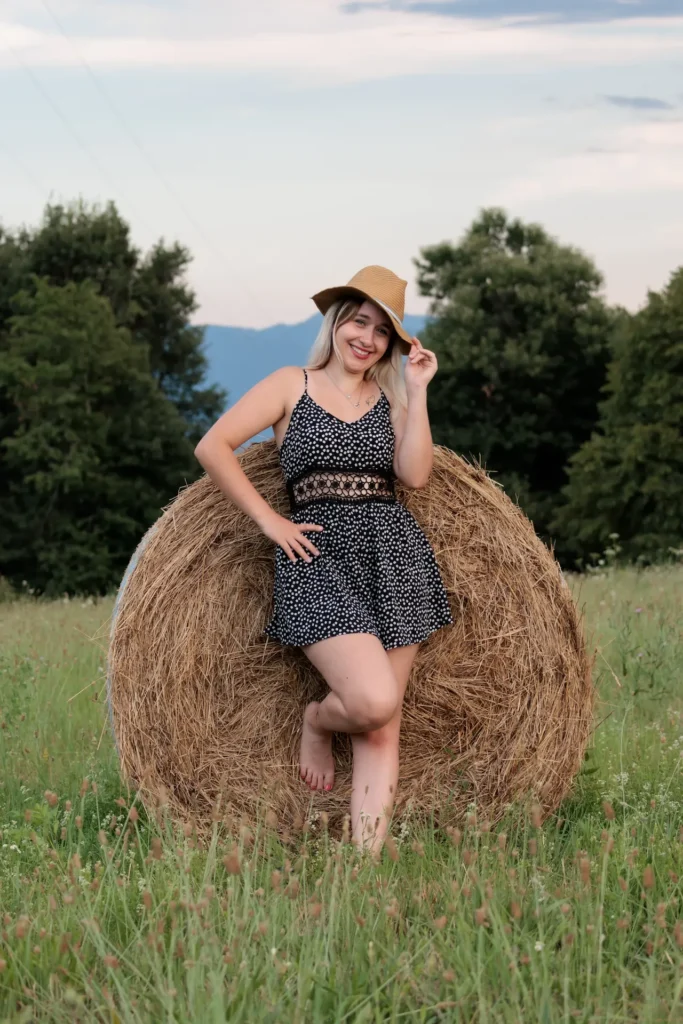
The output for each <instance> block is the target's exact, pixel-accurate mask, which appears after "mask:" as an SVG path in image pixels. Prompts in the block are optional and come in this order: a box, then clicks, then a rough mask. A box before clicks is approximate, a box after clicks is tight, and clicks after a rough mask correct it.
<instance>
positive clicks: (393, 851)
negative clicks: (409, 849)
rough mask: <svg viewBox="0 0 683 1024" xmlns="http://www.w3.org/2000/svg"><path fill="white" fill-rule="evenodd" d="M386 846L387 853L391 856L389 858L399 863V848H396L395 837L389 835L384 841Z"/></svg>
mask: <svg viewBox="0 0 683 1024" xmlns="http://www.w3.org/2000/svg"><path fill="white" fill-rule="evenodd" d="M384 845H385V847H386V851H387V853H388V854H389V858H390V859H391V860H393V861H397V860H398V856H399V855H398V848H397V846H396V843H395V841H394V838H393V836H390V835H387V836H386V838H385V840H384Z"/></svg>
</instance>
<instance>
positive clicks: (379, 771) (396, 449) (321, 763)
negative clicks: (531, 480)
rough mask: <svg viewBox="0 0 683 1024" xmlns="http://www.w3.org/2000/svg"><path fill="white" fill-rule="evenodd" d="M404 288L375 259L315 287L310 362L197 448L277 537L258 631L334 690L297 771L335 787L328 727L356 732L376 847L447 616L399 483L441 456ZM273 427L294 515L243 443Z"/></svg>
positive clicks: (415, 481) (270, 383) (363, 817)
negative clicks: (414, 708)
mask: <svg viewBox="0 0 683 1024" xmlns="http://www.w3.org/2000/svg"><path fill="white" fill-rule="evenodd" d="M405 288H406V282H405V281H403V280H402V279H401V278H399V277H397V276H396V275H395V274H393V273H392V272H391V271H390V270H387V269H386V268H384V267H376V266H373V267H366V268H364V269H363V270H361V271H359V273H358V274H356V275H354V277H353V278H351V280H350V281H349V282H348V284H346V285H341V286H338V287H334V288H328V289H326V290H325V291H323V292H318V293H317V295H315V296H314V297H313V299H314V302H315V303H316V305H317V307H318V309H319V310H320V311H321V312H322V313H323V314H324V319H323V323H322V326H321V328H320V332H319V334H318V337H317V339H316V341H315V343H314V345H313V348H312V350H311V353H310V357H309V360H308V362H307V366H306V367H305V368H302V367H297V366H285V367H283V368H282V369H280V370H277V371H275V372H274V373H272V374H270V375H269V376H267V377H265V378H264V379H263V380H261V381H260V382H259V383H258V384H256V385H255V386H254V387H253V388H251V390H250V391H248V392H247V393H246V394H245V395H243V396H242V398H240V399H239V401H238V402H236V404H235V405H234V406H233V407H232V408H231V409H228V411H227V412H225V413H224V414H223V416H221V418H220V419H219V420H218V421H217V422H216V423H215V424H214V425H213V426H212V427H211V429H210V430H209V431H208V432H207V434H206V435H205V436H204V437H203V438H202V440H201V441H200V442H199V444H198V445H197V448H196V455H197V458H198V459H199V461H200V463H201V464H202V466H203V467H204V468H205V469H206V471H207V473H208V474H209V475H210V476H211V478H212V479H213V480H214V482H215V483H216V485H217V486H218V487H220V488H221V489H222V490H223V491H224V492H225V493H226V494H227V495H228V497H229V498H231V499H232V500H233V501H234V502H235V503H236V504H237V505H238V506H239V507H240V508H241V509H242V510H243V511H244V512H246V513H247V514H248V515H250V516H251V517H252V518H253V519H254V520H255V522H256V523H257V524H258V525H259V527H260V529H261V530H262V531H263V533H264V534H265V535H266V536H267V537H268V538H270V540H272V541H273V543H274V544H275V545H276V547H275V583H274V595H273V597H274V601H273V612H272V616H271V618H270V620H269V622H268V623H267V624H266V626H265V629H264V635H265V636H266V637H268V638H270V639H271V640H274V641H276V642H279V643H281V644H287V645H294V646H297V647H300V648H301V650H302V651H303V653H304V655H305V656H306V657H307V658H309V659H310V661H311V663H312V664H313V665H314V666H315V668H316V669H317V670H318V671H319V672H320V674H321V675H322V677H323V678H324V679H325V681H326V683H327V685H328V686H329V691H330V692H329V693H328V694H327V696H326V697H325V698H324V700H322V701H320V702H317V701H313V702H312V703H310V704H309V705H308V706H307V707H306V710H305V712H304V717H303V723H302V734H301V747H300V764H301V778H302V780H303V781H304V782H305V783H306V784H307V785H308V786H309V787H310V788H311V789H312V790H330V789H331V788H332V786H333V784H334V759H333V756H332V735H333V733H335V732H346V733H350V735H351V740H352V745H353V781H352V795H351V808H350V811H351V824H352V830H353V840H354V842H356V843H358V844H359V845H360V846H363V847H366V848H369V849H370V850H371V851H372V852H373V853H377V852H378V851H379V849H380V848H381V846H382V843H383V841H384V837H385V835H386V831H387V827H388V821H389V817H390V815H391V811H392V808H393V802H394V798H395V794H396V786H397V781H398V769H399V733H400V725H401V710H402V705H403V698H404V694H405V689H406V685H407V683H408V678H409V675H410V671H411V668H412V665H413V661H414V659H415V655H416V653H417V650H418V647H419V645H420V643H421V642H422V641H424V640H425V639H426V638H427V637H428V636H429V635H430V634H431V633H433V632H434V631H435V630H437V629H441V628H442V627H444V626H447V625H450V624H451V623H452V621H453V619H452V616H451V611H450V607H449V602H448V597H447V594H446V591H445V588H444V585H443V582H442V579H441V575H440V572H439V568H438V565H437V562H436V558H435V555H434V552H433V550H432V548H431V545H430V544H429V542H428V540H427V538H426V536H425V534H424V533H423V531H422V529H421V527H420V526H419V524H418V523H417V521H416V520H415V518H414V517H413V516H412V515H411V513H410V512H409V511H408V510H407V508H406V507H405V505H403V504H402V503H401V502H400V501H399V500H398V498H397V497H396V494H395V489H394V481H395V480H396V479H398V480H399V481H400V482H401V483H402V484H403V485H404V486H406V487H411V488H412V487H424V486H425V484H426V483H427V481H428V479H429V475H430V473H431V469H432V458H433V449H432V437H431V431H430V426H429V419H428V415H427V385H428V384H429V382H430V380H431V379H432V377H433V376H434V374H435V373H436V370H437V361H436V356H435V355H434V353H433V352H430V351H429V350H427V349H425V348H423V346H422V345H421V343H420V341H419V340H418V339H417V338H413V337H411V336H410V335H409V334H408V333H407V331H406V330H405V329H404V327H403V317H404V301H405ZM403 355H407V356H408V358H407V361H406V364H405V367H404V365H403V360H402V356H403ZM268 426H272V428H273V432H274V434H275V440H276V443H277V446H278V449H279V458H280V465H281V466H282V470H283V474H284V480H285V484H286V487H287V493H288V496H289V500H290V510H291V512H290V515H289V517H286V516H281V515H279V514H278V513H277V512H275V510H274V509H273V508H272V507H271V506H270V505H269V504H268V503H267V502H266V501H265V499H264V498H263V497H262V496H261V495H260V494H259V492H258V491H257V490H256V488H255V487H254V486H253V485H252V484H251V482H250V481H249V480H248V478H247V476H246V474H245V473H244V471H243V470H242V469H241V467H240V465H239V462H238V460H237V457H236V456H235V454H234V450H235V449H236V448H239V447H240V445H242V444H244V443H245V442H246V441H248V440H249V439H250V438H252V437H254V436H255V435H256V434H258V433H259V432H260V431H262V430H264V429H266V428H267V427H268Z"/></svg>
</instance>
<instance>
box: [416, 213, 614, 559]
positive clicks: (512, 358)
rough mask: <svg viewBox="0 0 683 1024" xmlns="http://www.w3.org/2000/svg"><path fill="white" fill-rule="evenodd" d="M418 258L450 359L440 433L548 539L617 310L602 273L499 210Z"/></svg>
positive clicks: (438, 338)
mask: <svg viewBox="0 0 683 1024" xmlns="http://www.w3.org/2000/svg"><path fill="white" fill-rule="evenodd" d="M416 264H417V268H418V282H419V286H420V289H421V291H422V294H423V295H428V296H430V297H431V299H432V313H433V314H434V315H435V317H436V319H435V320H434V321H433V322H432V323H431V324H430V326H429V327H428V328H427V330H426V332H425V339H424V344H425V346H426V347H427V348H431V349H433V350H434V351H435V352H436V354H437V357H438V359H439V372H438V373H437V375H436V377H435V378H434V380H433V381H432V382H431V384H430V387H429V410H430V420H431V423H432V432H433V436H434V440H435V441H436V442H438V443H440V444H444V445H446V446H447V447H449V448H452V449H453V450H454V451H457V452H459V453H461V454H463V455H465V456H466V457H470V458H475V459H478V460H481V462H482V463H483V464H484V465H485V466H486V468H487V469H488V470H489V471H490V472H491V473H492V474H493V475H494V477H495V479H497V480H498V481H499V482H500V483H501V484H503V485H504V487H505V488H506V490H507V492H508V493H509V494H510V496H511V497H512V498H514V499H515V500H516V501H518V502H519V503H520V504H521V506H522V507H523V509H524V510H525V512H526V513H527V515H529V517H530V518H531V519H532V520H533V522H534V524H535V526H536V529H537V531H538V532H539V533H540V534H541V535H543V536H544V537H545V539H549V525H550V520H551V517H552V514H553V512H554V510H555V509H556V507H557V505H558V503H559V502H560V501H561V489H562V487H563V485H564V484H565V483H566V464H567V460H568V459H569V458H570V456H572V455H573V454H574V453H575V452H576V451H577V450H578V449H579V448H580V446H581V445H582V444H583V443H584V441H586V440H587V439H588V438H589V437H590V434H591V431H592V430H593V429H594V427H595V424H596V422H597V416H598V401H599V397H600V389H601V387H602V385H603V383H604V380H605V374H606V368H607V362H608V359H609V354H610V341H611V335H612V330H613V320H614V315H613V314H612V313H611V311H610V310H609V309H608V307H607V306H606V304H605V302H604V300H603V299H602V298H601V297H600V294H599V289H600V286H601V277H600V274H599V273H598V271H597V270H596V268H595V267H594V265H593V264H592V262H591V261H590V260H589V259H588V258H587V257H586V256H584V255H583V254H582V253H580V252H578V251H577V250H575V249H571V248H568V247H566V246H561V245H559V244H558V243H557V242H555V241H554V240H552V239H551V238H550V237H549V236H548V235H547V234H546V233H545V232H544V231H543V229H542V228H540V227H538V226H537V225H533V224H531V225H526V224H523V223H521V222H520V221H518V220H513V221H510V220H508V219H507V217H506V215H505V214H504V213H503V211H501V210H495V209H494V210H487V211H484V212H483V213H482V214H481V216H480V217H479V219H478V220H477V221H475V223H474V224H473V225H472V227H471V228H470V229H469V231H468V232H467V233H466V234H465V236H464V238H463V239H462V240H461V241H460V243H459V244H458V245H457V246H452V245H450V244H447V243H444V244H442V245H437V246H432V247H429V248H426V249H423V250H422V254H421V258H420V259H418V260H416ZM559 539H560V545H559V547H560V548H561V547H562V542H563V541H564V539H565V538H564V537H560V538H559Z"/></svg>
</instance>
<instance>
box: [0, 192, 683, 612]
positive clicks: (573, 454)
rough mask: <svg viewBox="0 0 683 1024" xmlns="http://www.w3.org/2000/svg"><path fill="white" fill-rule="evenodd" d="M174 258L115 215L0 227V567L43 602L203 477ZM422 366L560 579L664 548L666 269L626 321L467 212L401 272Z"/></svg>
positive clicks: (676, 365)
mask: <svg viewBox="0 0 683 1024" xmlns="http://www.w3.org/2000/svg"><path fill="white" fill-rule="evenodd" d="M190 259H191V257H190V254H189V252H188V251H187V249H186V248H185V247H183V246H182V245H179V244H177V243H174V244H166V243H165V242H164V241H163V240H162V241H159V242H158V243H157V244H156V245H154V246H153V247H152V249H151V250H150V251H149V252H147V253H142V252H141V251H140V250H139V249H138V248H136V247H135V246H134V245H133V244H132V242H131V238H130V230H129V227H128V225H127V224H126V223H125V222H124V220H123V219H122V217H121V216H120V214H119V213H118V211H117V209H116V207H115V206H114V204H112V203H110V204H108V205H106V206H105V207H103V208H102V207H97V206H88V205H87V204H84V203H82V202H77V203H73V204H67V205H62V204H55V205H49V206H47V207H46V209H45V212H44V215H43V219H42V221H41V223H40V224H39V225H38V226H37V227H36V228H23V229H21V230H15V231H11V230H6V229H3V228H1V227H0V467H1V470H2V472H1V473H0V521H1V522H2V530H1V531H0V576H2V577H4V578H5V580H6V581H9V583H10V584H11V585H12V586H13V587H14V588H18V589H21V588H26V587H28V588H29V589H31V590H32V591H34V592H36V593H42V594H45V595H47V596H55V595H60V594H62V593H64V592H66V593H71V594H76V593H78V594H102V593H105V592H107V591H110V590H112V589H113V588H115V587H116V586H117V584H118V583H119V581H120V579H121V576H122V574H123V571H124V570H125V567H126V565H127V562H128V559H129V558H130V555H131V553H132V551H133V550H134V548H135V546H136V544H137V542H138V541H139V539H140V537H141V535H142V533H143V532H144V531H145V529H146V528H147V527H148V526H149V525H150V524H151V523H152V522H154V521H155V520H156V519H157V518H158V516H159V514H160V509H161V508H162V507H163V506H164V505H165V504H167V503H168V502H169V501H170V500H171V499H172V498H173V496H174V495H175V494H176V493H177V491H178V489H179V488H180V487H182V486H184V485H186V484H189V483H191V482H192V481H193V480H195V479H196V478H197V477H198V476H199V475H200V474H201V472H202V470H201V467H200V466H199V464H198V463H197V461H196V459H195V458H194V454H193V450H194V446H195V444H196V442H197V440H198V439H199V437H201V436H202V434H203V433H204V432H205V431H206V429H207V428H208V426H209V425H210V424H211V423H212V422H214V420H215V419H216V418H217V417H218V416H219V415H220V413H221V412H222V410H223V408H225V404H226V400H227V395H226V393H225V392H224V391H222V390H221V389H220V388H217V387H208V386H206V384H205V382H204V381H205V374H206V369H207V367H206V360H205V356H204V354H203V351H202V347H201V343H202V333H203V332H202V329H201V328H197V327H193V326H192V325H191V323H190V318H191V316H192V314H193V313H194V312H195V310H196V308H197V304H196V299H195V295H194V293H193V292H192V290H191V289H190V288H189V286H188V284H187V281H186V271H187V268H188V266H189V263H190ZM415 264H416V268H417V277H418V285H419V288H420V291H421V293H422V294H423V295H424V296H426V297H428V298H429V299H430V312H431V314H432V320H431V321H430V323H429V325H428V327H427V328H426V330H425V332H424V336H423V339H422V340H423V343H424V345H425V346H426V347H428V348H432V349H433V350H434V351H435V352H436V353H437V356H438V359H439V372H438V373H437V375H436V377H435V378H434V379H433V380H432V382H431V384H430V388H429V392H428V402H429V413H430V421H431V424H432V434H433V437H434V441H435V442H436V443H438V444H444V445H447V446H448V447H450V448H452V449H453V450H455V451H457V452H459V453H460V454H462V455H464V456H465V457H467V458H471V459H475V460H477V461H480V462H481V463H482V464H483V465H484V466H485V467H486V468H487V469H488V471H489V472H490V473H491V475H492V476H493V477H494V479H497V480H498V481H499V482H500V483H501V484H502V485H503V486H504V487H505V489H506V491H507V492H508V493H509V494H510V496H511V497H512V498H513V499H514V500H515V501H517V502H518V503H519V504H520V505H521V507H522V508H523V509H524V511H525V512H526V513H527V515H529V516H530V518H531V519H532V521H533V522H534V525H535V527H536V530H537V532H538V533H539V535H540V536H541V537H543V539H544V540H546V541H547V542H548V543H551V544H553V545H554V547H555V550H556V553H557V554H558V557H559V558H560V561H561V562H562V563H563V565H565V566H566V567H568V568H576V567H581V566H582V565H585V564H586V563H587V562H590V561H591V560H595V559H596V558H597V557H598V555H599V553H601V552H602V551H603V550H604V549H605V547H607V546H608V545H609V544H610V539H611V538H612V537H613V536H614V535H615V534H618V536H619V543H620V547H621V550H622V553H623V555H624V557H627V558H629V559H634V560H640V561H641V562H650V561H657V560H660V559H662V558H666V557H670V556H671V552H672V550H678V549H680V547H681V542H682V539H683V445H682V444H681V439H682V434H683V431H682V426H683V422H682V421H683V268H681V269H680V270H678V271H677V272H676V273H674V274H673V275H672V277H671V280H670V282H669V283H668V285H667V287H666V288H665V289H664V290H663V291H662V292H661V293H650V294H649V296H648V299H647V302H646V304H645V306H644V307H643V308H642V309H641V310H640V311H639V312H637V313H635V314H631V313H629V312H628V311H626V310H624V309H621V308H618V307H611V306H609V305H608V304H607V302H606V301H605V299H604V298H603V297H602V293H601V287H602V278H601V275H600V273H599V272H598V270H597V268H596V267H595V266H594V264H593V263H592V261H591V260H590V259H589V258H588V257H587V256H586V255H585V254H583V253H581V252H580V251H578V250H576V249H574V248H571V247H568V246H564V245H561V244H559V243H558V242H557V241H556V240H554V239H552V238H550V237H549V236H548V235H547V234H546V233H545V231H544V230H543V229H542V228H541V227H539V226H538V225H534V224H524V223H522V222H521V221H519V220H511V219H509V218H508V217H507V215H506V214H505V212H504V211H502V210H498V209H490V210H484V211H483V212H482V213H481V214H480V216H479V217H478V218H477V219H476V220H475V222H474V223H473V224H472V226H471V227H470V228H469V230H468V231H467V232H466V233H465V234H464V236H463V237H462V238H461V239H460V241H459V242H458V243H457V244H456V245H451V244H448V243H443V244H440V245H436V246H429V247H426V248H424V249H422V251H421V253H420V256H419V257H418V258H417V259H416V260H415Z"/></svg>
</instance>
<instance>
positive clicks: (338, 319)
mask: <svg viewBox="0 0 683 1024" xmlns="http://www.w3.org/2000/svg"><path fill="white" fill-rule="evenodd" d="M361 305H362V303H361V302H359V301H357V300H355V299H338V300H337V301H336V302H334V303H333V304H332V305H331V306H330V308H329V309H328V311H327V313H326V314H325V316H324V317H323V322H322V324H321V325H320V330H319V331H318V336H317V338H316V339H315V341H314V342H313V345H312V347H311V350H310V352H309V354H308V360H307V362H306V369H307V370H322V368H323V367H324V366H327V364H328V362H329V361H330V359H331V358H332V356H333V355H336V357H337V359H338V360H339V362H340V364H341V362H342V357H341V353H340V352H339V348H338V347H337V340H336V335H337V330H338V329H339V328H340V327H341V326H342V325H343V324H345V323H348V321H349V320H352V319H353V318H354V316H355V315H356V313H357V312H358V310H359V309H360V307H361ZM378 308H379V307H378ZM389 322H390V323H391V321H389ZM365 379H366V380H374V381H375V382H376V383H377V384H378V385H379V387H381V388H382V391H384V392H386V395H387V398H388V399H389V404H390V405H391V418H392V420H394V421H395V420H396V417H397V416H398V413H399V411H400V408H401V407H403V408H404V409H405V408H407V406H408V395H407V392H406V385H405V380H404V377H403V362H402V359H401V348H400V345H399V339H398V335H397V334H396V331H395V329H394V327H393V325H392V332H391V337H390V339H389V344H388V346H387V350H386V352H385V353H384V355H383V356H382V358H381V359H379V360H378V361H377V362H376V363H375V364H374V365H373V366H371V367H370V369H369V370H368V371H367V373H366V374H365Z"/></svg>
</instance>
